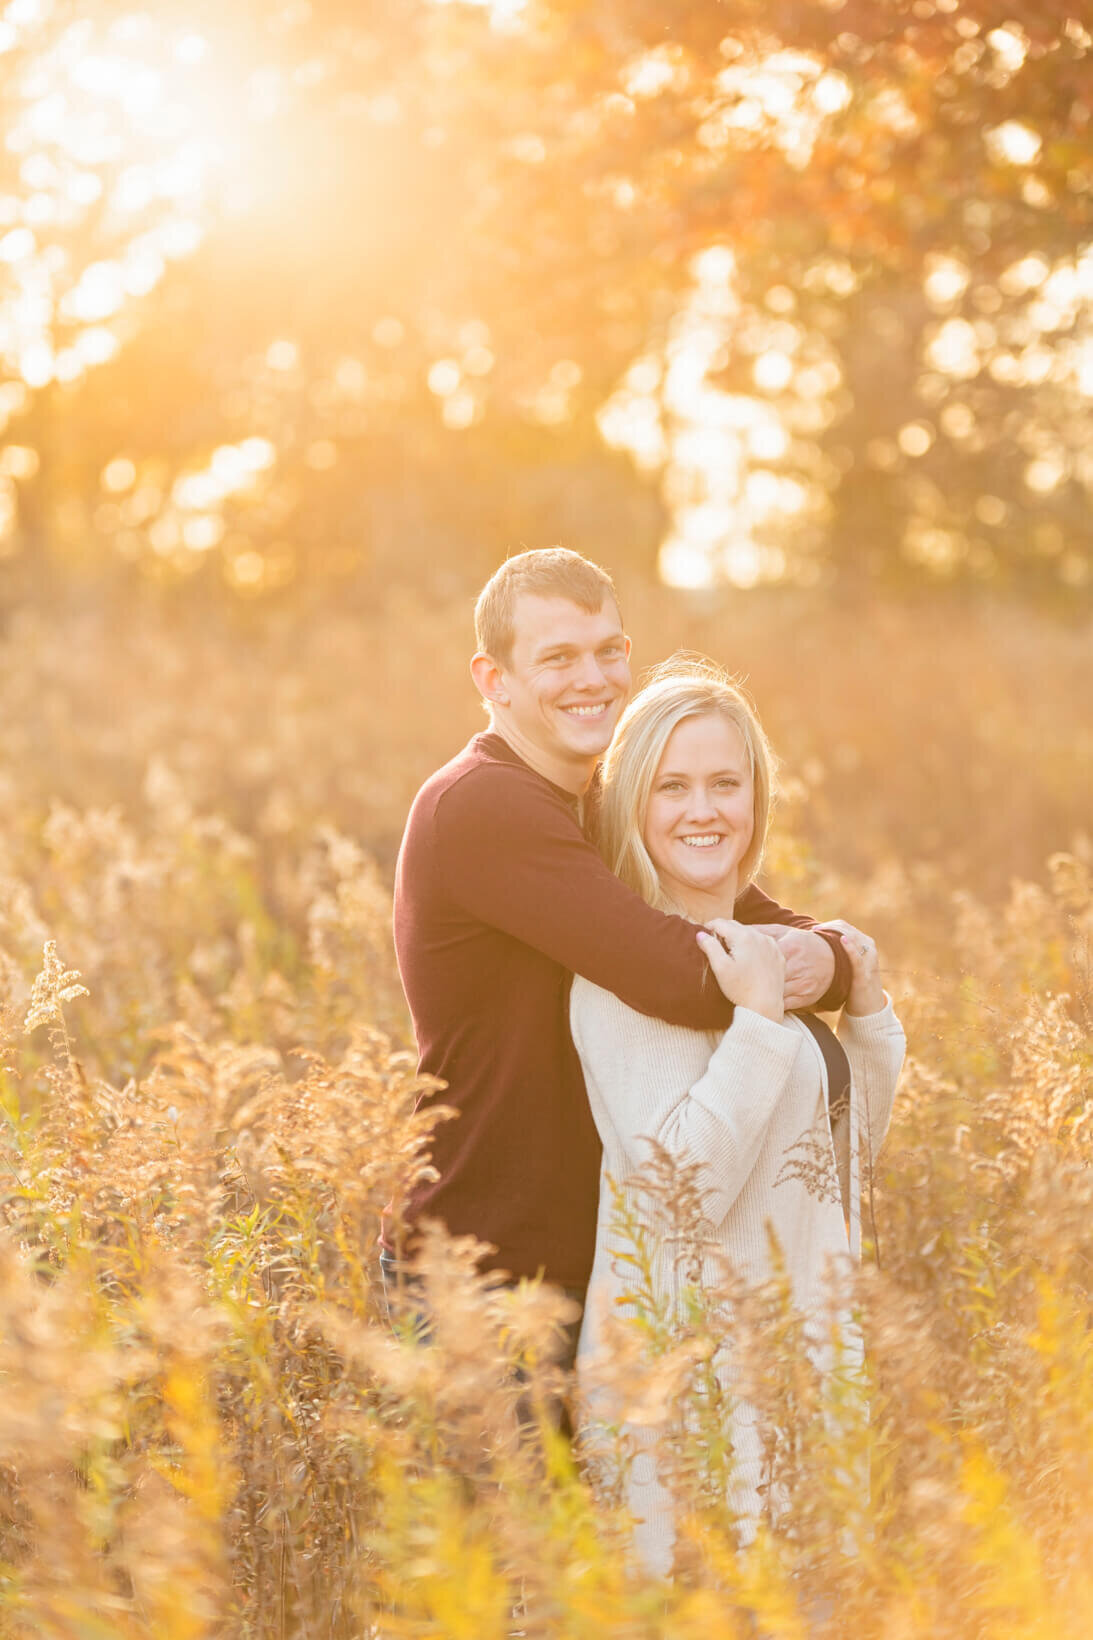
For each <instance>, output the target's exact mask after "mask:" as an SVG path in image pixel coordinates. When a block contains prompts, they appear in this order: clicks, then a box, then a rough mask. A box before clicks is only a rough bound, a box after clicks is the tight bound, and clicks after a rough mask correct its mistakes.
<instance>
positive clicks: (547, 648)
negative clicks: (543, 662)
mask: <svg viewBox="0 0 1093 1640" xmlns="http://www.w3.org/2000/svg"><path fill="white" fill-rule="evenodd" d="M576 653H577V646H576V644H572V643H545V644H543V646H542V647H541V648H540V649H537V650H536V651H535V657H536V659H537V660H538V659H541V658H542V656H544V655H575V654H576Z"/></svg>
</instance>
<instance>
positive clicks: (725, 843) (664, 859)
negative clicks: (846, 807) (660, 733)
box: [642, 712, 755, 909]
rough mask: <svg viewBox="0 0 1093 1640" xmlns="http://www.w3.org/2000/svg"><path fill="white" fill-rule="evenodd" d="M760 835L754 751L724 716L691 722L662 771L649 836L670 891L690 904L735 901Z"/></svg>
mask: <svg viewBox="0 0 1093 1640" xmlns="http://www.w3.org/2000/svg"><path fill="white" fill-rule="evenodd" d="M754 829H755V816H754V792H753V783H752V777H751V767H750V763H749V759H748V750H747V747H746V745H745V744H744V739H743V736H742V735H741V733H740V731H739V729H737V727H736V725H735V724H733V723H730V722H729V720H728V719H727V718H725V717H722V716H721V714H720V712H711V713H707V714H706V715H705V716H703V717H691V718H684V720H683V722H682V723H678V724H677V725H676V727H675V728H674V729H673V730H672V733H671V735H670V736H669V737H668V743H667V745H666V746H665V748H664V755H663V756H662V758H661V760H660V764H659V765H658V768H657V772H656V777H655V779H654V780H653V789H652V792H651V794H650V797H649V804H648V807H647V809H646V811H645V826H644V828H643V831H642V837H643V839H644V842H645V847H646V848H647V849H648V851H649V857H650V859H651V860H652V862H653V864H654V865H655V866H656V868H657V872H658V874H659V876H660V880H661V884H662V886H663V887H664V888H665V889H666V890H667V892H668V893H669V895H672V896H673V897H676V898H680V899H681V900H682V903H683V904H684V905H687V906H688V909H689V902H694V901H695V900H696V899H697V900H698V901H699V902H701V900H702V898H703V897H704V896H706V895H710V896H712V897H714V898H715V899H716V898H718V897H727V896H729V895H731V896H732V897H734V898H735V895H736V882H737V875H738V867H739V865H740V861H741V859H742V858H743V856H744V854H745V853H746V852H747V849H748V845H749V844H750V842H751V840H752V835H753V832H754Z"/></svg>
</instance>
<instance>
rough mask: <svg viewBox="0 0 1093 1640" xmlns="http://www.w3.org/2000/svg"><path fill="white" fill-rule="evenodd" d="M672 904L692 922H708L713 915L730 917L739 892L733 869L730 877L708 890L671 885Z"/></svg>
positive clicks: (733, 913) (733, 912) (733, 911)
mask: <svg viewBox="0 0 1093 1640" xmlns="http://www.w3.org/2000/svg"><path fill="white" fill-rule="evenodd" d="M672 887H673V892H672V904H673V905H674V906H676V907H677V908H678V910H679V912H680V913H681V915H682V916H684V917H689V918H690V919H691V921H692V922H696V923H708V922H710V921H711V920H712V919H713V918H714V917H727V918H732V917H733V916H734V915H735V911H736V900H737V896H738V894H739V887H738V883H737V874H736V872H735V871H734V872H733V874H732V877H731V878H726V879H725V881H724V882H721V883H718V885H717V887H716V888H715V889H711V890H709V891H707V890H705V889H701V888H682V887H680V886H678V885H676V884H673V885H672Z"/></svg>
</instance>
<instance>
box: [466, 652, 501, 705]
mask: <svg viewBox="0 0 1093 1640" xmlns="http://www.w3.org/2000/svg"><path fill="white" fill-rule="evenodd" d="M471 677H472V678H473V679H474V685H475V688H476V689H477V690H478V693H479V694H480V695H481V696H482V699H483V700H484V701H488V703H489V704H490V705H491V706H507V705H508V704H509V696H508V690H507V689H506V688H505V675H504V673H503V672H502V670H501V668H500V667H499V666H498V664H497V662H496V661H495V660H494V658H493V656H492V655H486V654H484V653H483V652H482V650H479V651H478V653H477V654H476V655H472V656H471Z"/></svg>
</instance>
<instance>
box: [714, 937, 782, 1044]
mask: <svg viewBox="0 0 1093 1640" xmlns="http://www.w3.org/2000/svg"><path fill="white" fill-rule="evenodd" d="M698 943H699V945H700V946H701V947H702V950H703V951H704V952H705V955H706V960H707V962H708V963H709V965H710V967H711V968H712V969H713V974H714V978H715V979H716V980H717V983H718V985H720V987H721V989H722V991H724V993H725V995H726V996H727V997H728V999H729V1001H730V1002H735V1003H736V1005H737V1007H738V1008H751V1009H752V1011H753V1012H754V1013H757V1014H765V1015H766V1017H767V1019H773V1020H774V1021H775V1022H776V1023H777V1024H779V1025H780V1024H781V1022H782V1019H783V1017H784V1009H783V1006H782V993H783V991H784V989H785V983H786V959H785V958H784V957H783V955H782V953H781V951H780V950H779V949H778V942H777V941H776V940H772V939H771V937H770V935H769V934H760V932H759V931H758V929H756V928H748V927H746V926H745V925H744V924H743V923H738V922H733V921H731V920H730V919H729V918H727V917H715V918H713V920H712V921H711V922H710V923H709V925H708V927H707V928H700V929H699V931H698Z"/></svg>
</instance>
